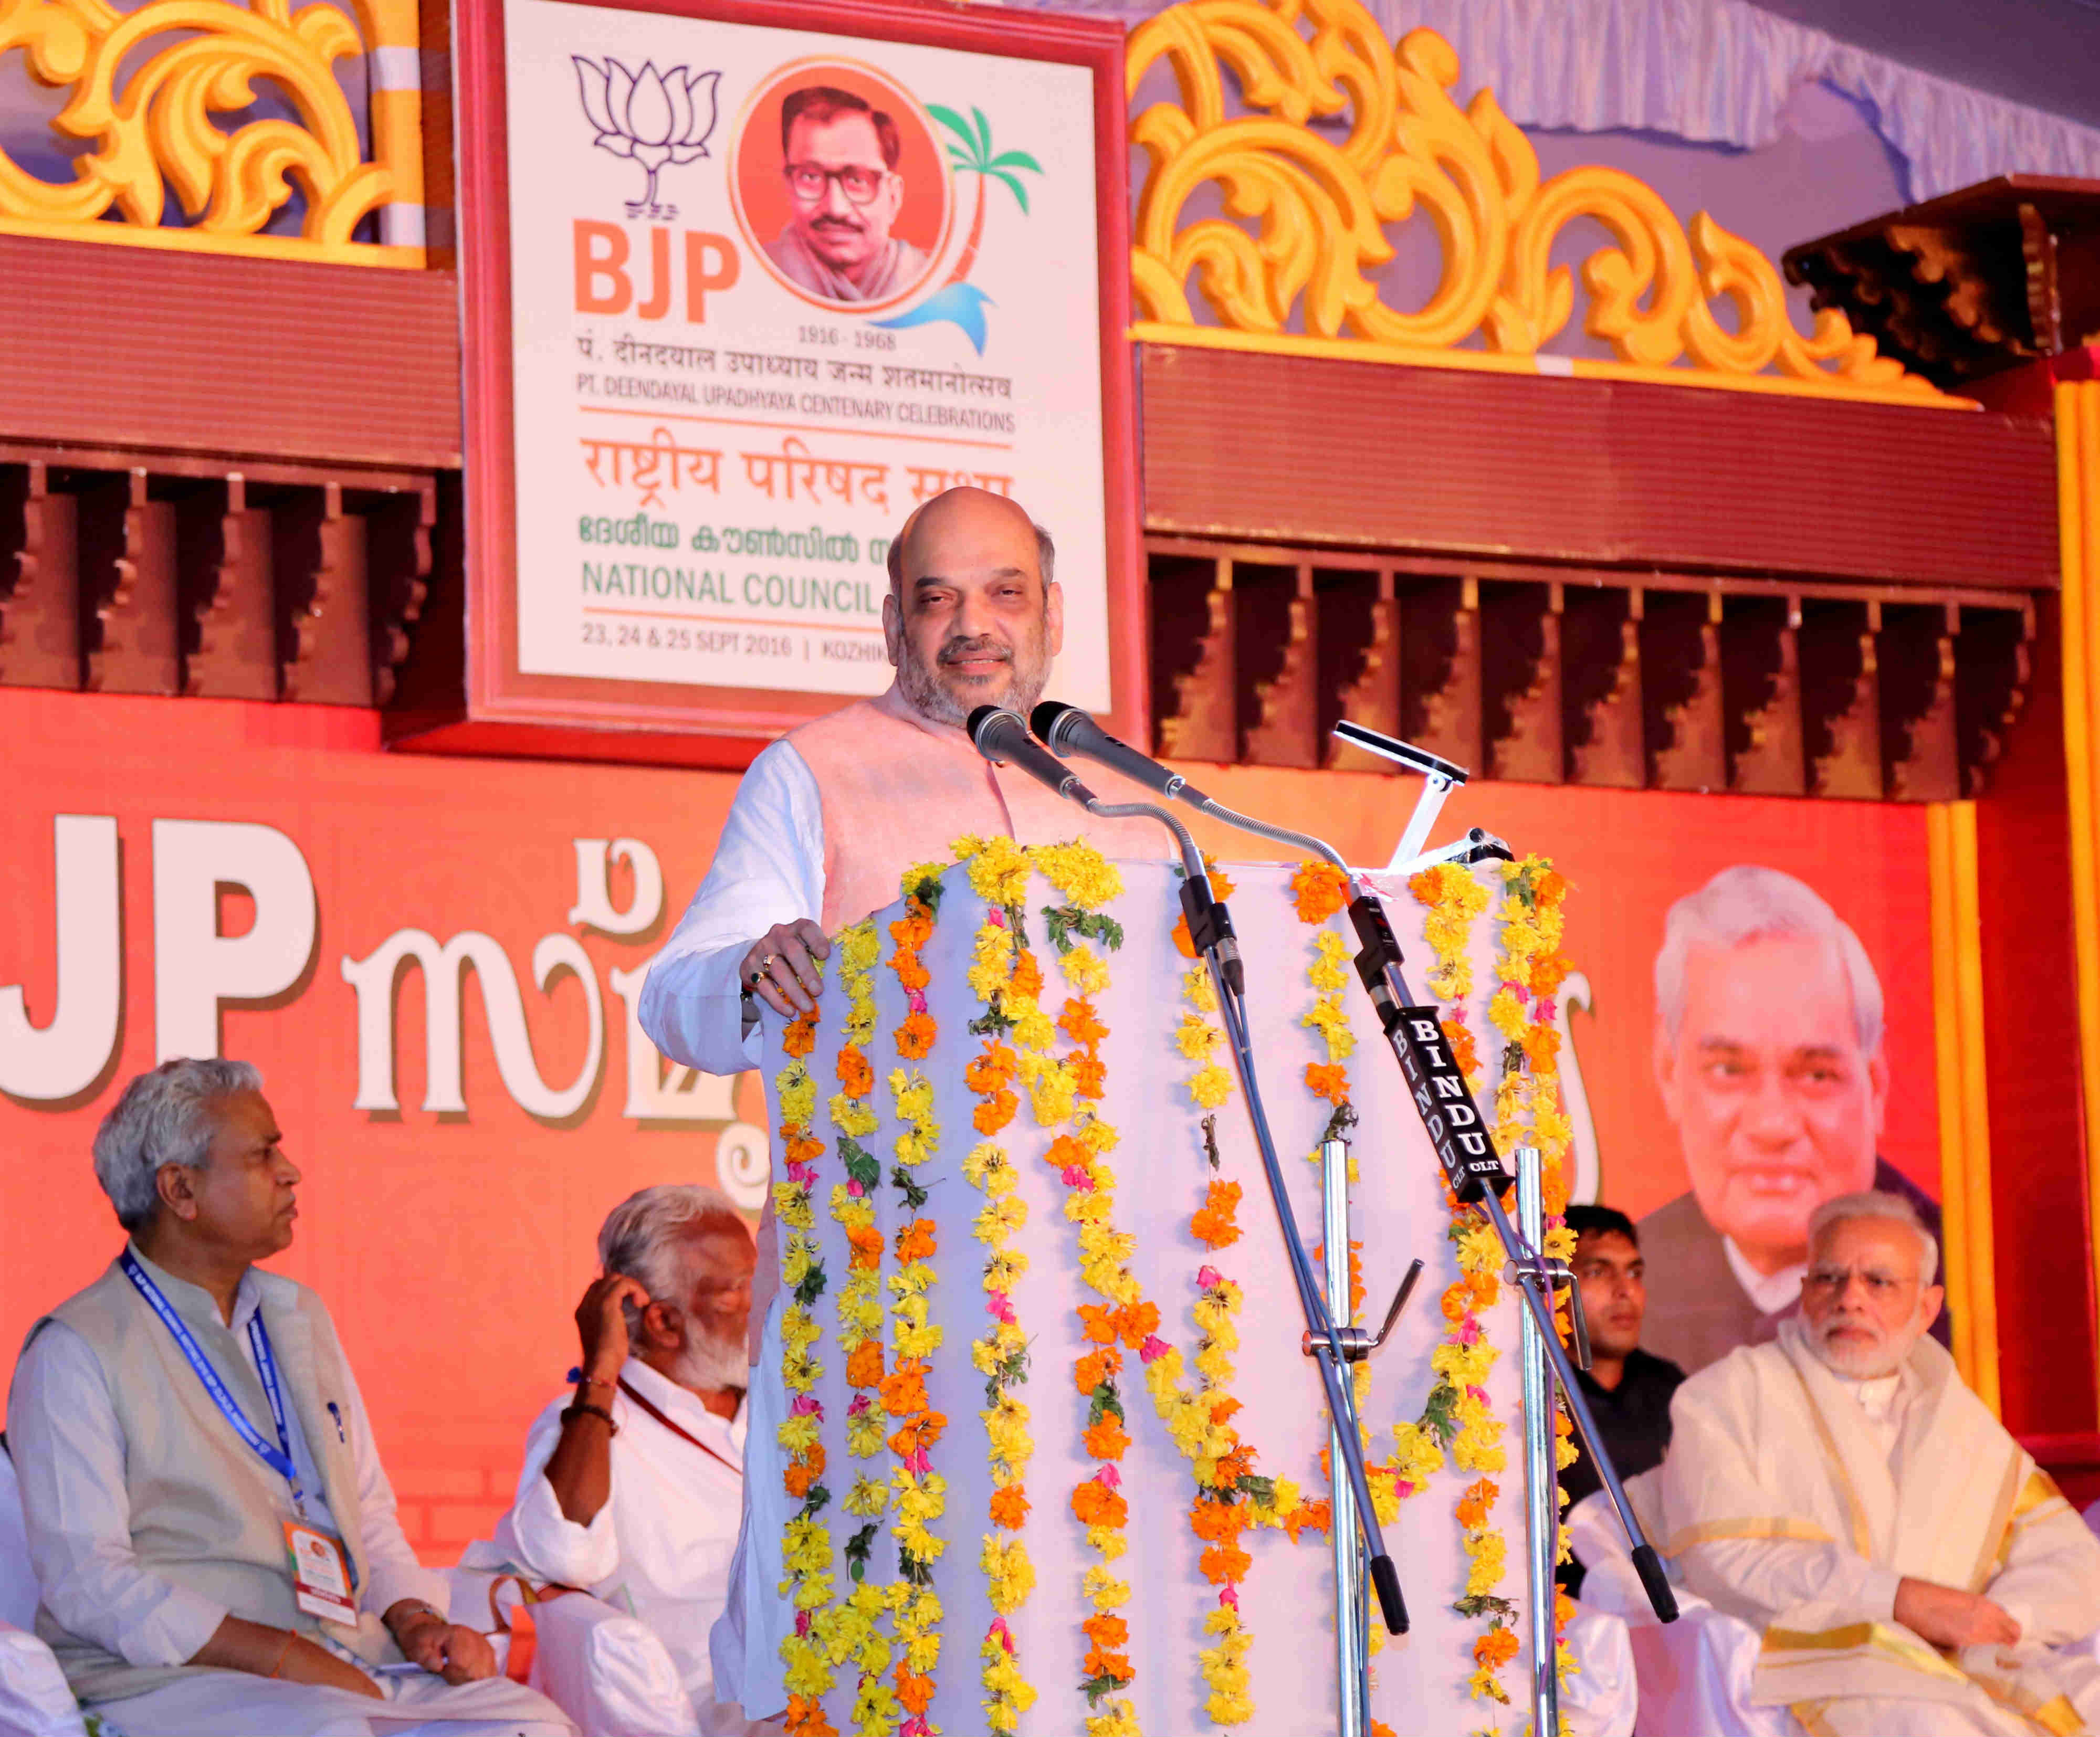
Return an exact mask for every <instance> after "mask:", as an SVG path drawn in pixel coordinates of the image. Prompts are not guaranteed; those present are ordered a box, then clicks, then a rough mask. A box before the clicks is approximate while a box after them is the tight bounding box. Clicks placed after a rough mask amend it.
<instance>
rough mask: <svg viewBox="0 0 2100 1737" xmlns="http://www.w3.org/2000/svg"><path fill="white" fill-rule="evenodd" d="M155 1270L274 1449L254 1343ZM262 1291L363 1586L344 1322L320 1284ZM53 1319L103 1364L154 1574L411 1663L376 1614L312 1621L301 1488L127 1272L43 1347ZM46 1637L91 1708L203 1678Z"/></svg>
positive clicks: (134, 1516)
mask: <svg viewBox="0 0 2100 1737" xmlns="http://www.w3.org/2000/svg"><path fill="white" fill-rule="evenodd" d="M139 1263H140V1265H142V1266H143V1267H145V1269H146V1272H147V1274H148V1276H149V1277H151V1278H152V1280H153V1281H154V1282H155V1283H156V1284H157V1285H159V1286H160V1287H161V1291H162V1293H163V1294H165V1296H166V1298H167V1299H168V1301H169V1303H170V1305H172V1306H173V1307H174V1311H175V1312H176V1313H177V1314H178V1315H179V1316H181V1317H182V1320H183V1324H184V1325H187V1326H188V1328H189V1329H190V1331H191V1333H192V1334H194V1335H195V1336H196V1342H197V1344H198V1346H199V1347H201V1349H202V1351H204V1354H205V1356H207V1357H208V1358H210V1360H211V1363H212V1365H213V1367H214V1368H215V1369H217V1370H218V1373H219V1377H220V1378H221V1379H222V1380H223V1381H224V1382H225V1383H226V1385H227V1387H228V1389H229V1390H230V1391H232V1394H233V1395H234V1398H235V1399H236V1400H237V1401H238V1402H239V1404H240V1407H241V1409H242V1410H244V1411H245V1412H246V1413H247V1414H248V1417H249V1422H252V1423H254V1424H256V1425H257V1426H258V1427H259V1428H260V1429H261V1430H262V1433H263V1436H264V1439H266V1440H267V1439H268V1437H269V1434H270V1427H271V1426H270V1402H269V1400H268V1399H267V1397H266V1396H265V1395H264V1394H263V1391H262V1383H261V1382H258V1380H257V1379H256V1378H255V1373H254V1370H253V1369H250V1368H249V1364H248V1360H247V1358H246V1357H245V1356H244V1355H243V1354H242V1351H241V1349H240V1342H239V1341H238V1340H237V1339H236V1338H235V1336H234V1334H233V1333H232V1330H231V1329H228V1328H227V1325H226V1324H225V1323H224V1322H223V1320H220V1319H219V1316H218V1306H217V1304H216V1303H214V1302H213V1301H212V1299H211V1298H210V1295H209V1294H207V1293H205V1291H203V1290H201V1289H199V1288H198V1287H197V1286H196V1285H187V1284H184V1283H183V1281H181V1280H179V1279H176V1278H174V1277H171V1276H170V1275H168V1274H167V1273H165V1272H162V1271H161V1269H160V1268H159V1267H156V1266H154V1265H153V1263H152V1262H150V1261H148V1260H147V1259H145V1257H144V1256H143V1255H140V1256H139ZM254 1277H255V1280H256V1282H257V1284H258V1285H259V1286H260V1288H261V1292H262V1303H261V1312H262V1320H263V1324H264V1325H265V1326H267V1328H268V1329H269V1334H270V1344H271V1351H273V1352H274V1354H275V1355H276V1360H277V1364H278V1377H279V1379H280V1382H282V1384H283V1387H284V1391H285V1399H286V1401H287V1403H288V1404H289V1405H291V1406H293V1407H295V1408H296V1409H297V1410H298V1417H299V1424H300V1427H301V1429H302V1431H303V1432H304V1433H305V1435H306V1439H307V1447H308V1448H309V1449H310V1450H311V1453H312V1454H313V1457H314V1459H315V1463H316V1465H317V1466H318V1467H319V1469H320V1475H321V1484H322V1494H323V1495H324V1497H325V1498H326V1500H327V1502H328V1505H329V1510H330V1511H331V1512H332V1513H333V1515H334V1517H335V1522H336V1524H337V1527H338V1528H341V1530H342V1541H343V1546H344V1548H345V1550H346V1551H347V1552H348V1554H349V1556H350V1559H351V1565H352V1566H353V1567H354V1568H355V1571H356V1573H357V1576H358V1580H359V1583H360V1585H362V1584H363V1582H364V1576H365V1574H366V1572H367V1566H366V1563H365V1558H364V1533H363V1529H362V1528H361V1526H360V1523H359V1513H358V1495H357V1475H356V1470H355V1464H354V1462H353V1461H352V1459H351V1452H350V1448H349V1446H348V1444H346V1443H345V1442H343V1441H342V1439H341V1438H340V1436H339V1435H338V1434H337V1428H336V1424H335V1421H334V1417H333V1415H332V1414H331V1413H330V1412H329V1404H330V1403H331V1402H333V1404H334V1406H335V1408H336V1412H337V1413H338V1414H340V1415H341V1416H342V1417H348V1416H349V1415H350V1410H351V1408H350V1404H349V1400H350V1383H349V1380H348V1376H347V1369H346V1364H345V1362H344V1359H343V1355H342V1346H341V1345H340V1344H339V1343H338V1342H337V1339H336V1335H335V1324H334V1323H333V1321H331V1320H329V1313H328V1311H327V1309H326V1308H325V1307H323V1306H322V1303H321V1301H320V1298H318V1297H316V1296H315V1294H313V1293H312V1292H311V1291H310V1290H307V1288H306V1287H305V1286H304V1285H298V1284H294V1283H293V1281H291V1280H289V1279H286V1278H281V1277H280V1276H277V1275H276V1274H275V1273H270V1272H262V1271H260V1270H259V1269H258V1270H257V1271H256V1272H255V1274H254ZM53 1320H58V1321H63V1322H64V1324H65V1325H67V1326H68V1327H70V1328H71V1329H73V1331H74V1332H75V1333H77V1334H79V1335H80V1336H81V1338H83V1339H85V1340H86V1342H87V1344H88V1347H89V1348H90V1350H91V1351H94V1353H95V1359H96V1360H97V1361H98V1362H99V1363H100V1364H101V1365H102V1374H103V1381H104V1386H105V1387H107V1388H108V1393H109V1399H110V1404H112V1405H113V1407H114V1408H115V1409H116V1413H117V1425H118V1427H119V1428H120V1429H121V1431H123V1436H124V1483H125V1494H126V1497H127V1498H128V1499H129V1501H130V1508H131V1545H132V1548H133V1550H135V1552H136V1553H137V1554H138V1559H139V1566H140V1567H145V1568H150V1569H152V1571H153V1572H155V1573H157V1574H159V1575H161V1576H164V1577H165V1578H166V1579H167V1580H172V1581H174V1583H175V1584H176V1585H180V1586H187V1587H189V1588H191V1589H193V1590H194V1591H196V1592H197V1593H199V1594H201V1595H202V1596H203V1597H205V1598H210V1599H211V1600H212V1601H213V1602H214V1603H218V1604H223V1605H224V1606H225V1607H227V1610H229V1611H232V1613H233V1614H234V1615H235V1616H241V1617H245V1618H246V1619H247V1620H249V1621H251V1622H260V1623H267V1624H269V1625H271V1627H273V1628H278V1629H297V1630H298V1631H299V1632H300V1633H305V1634H312V1633H315V1632H316V1631H320V1630H325V1631H326V1632H327V1633H328V1634H329V1636H330V1637H331V1638H333V1639H335V1640H337V1641H338V1642H341V1643H342V1645H344V1646H346V1647H349V1648H351V1651H354V1652H355V1653H357V1654H358V1655H359V1656H360V1657H361V1658H363V1659H364V1660H367V1661H368V1662H369V1663H373V1664H377V1663H378V1662H380V1661H381V1660H399V1658H400V1656H401V1655H400V1652H399V1650H398V1649H397V1648H396V1647H395V1646H394V1644H393V1642H392V1640H391V1639H390V1638H389V1637H388V1635H387V1633H386V1629H385V1627H384V1626H383V1625H382V1624H381V1622H380V1620H379V1619H378V1618H377V1616H373V1615H370V1614H369V1613H366V1614H364V1615H362V1616H360V1619H359V1623H358V1626H357V1627H356V1628H355V1629H352V1628H349V1627H346V1626H345V1625H340V1624H336V1623H323V1622H321V1621H320V1620H318V1619H316V1618H315V1617H312V1616H307V1614H306V1613H305V1612H303V1611H301V1610H300V1609H299V1607H298V1602H297V1600H296V1599H295V1598H294V1597H293V1583H292V1571H291V1563H290V1561H289V1558H288V1557H287V1555H286V1554H285V1536H284V1532H283V1531H282V1530H281V1528H280V1522H281V1521H282V1520H283V1519H285V1517H286V1516H288V1515H289V1514H290V1513H291V1501H290V1496H289V1492H288V1490H287V1489H286V1487H285V1480H284V1479H282V1478H280V1476H279V1475H277V1474H276V1472H274V1471H272V1470H271V1469H270V1468H269V1467H268V1466H266V1465H264V1464H263V1463H262V1461H261V1460H260V1459H258V1457H256V1455H255V1453H254V1451H253V1450H252V1449H251V1448H249V1447H248V1445H247V1444H245V1443H244V1442H243V1441H242V1440H241V1439H240V1437H239V1436H238V1435H236V1434H235V1433H234V1431H233V1426H232V1425H231V1424H230V1423H228V1422H227V1421H226V1419H225V1418H224V1417H222V1416H221V1415H220V1413H219V1410H218V1406H216V1405H215V1404H213V1403H212V1400H211V1396H210V1395H209V1394H207V1393H206V1392H205V1390H204V1384H203V1383H202V1382H200V1381H199V1380H198V1379H197V1378H196V1372H195V1371H194V1370H192V1369H191V1368H190V1366H189V1362H188V1359H186V1358H185V1357H184V1356H183V1353H182V1351H181V1348H180V1347H179V1346H177V1345H176V1343H175V1342H174V1337H173V1336H172V1335H171V1334H170V1333H169V1331H168V1329H166V1328H165V1326H163V1325H161V1322H160V1320H158V1319H157V1317H156V1316H155V1315H154V1314H153V1312H152V1309H151V1308H149V1307H148V1306H147V1303H146V1301H145V1299H144V1298H142V1297H141V1296H139V1294H138V1293H137V1292H136V1291H135V1290H133V1289H132V1287H131V1281H130V1280H129V1279H127V1278H126V1277H125V1276H124V1272H123V1269H122V1267H120V1266H119V1265H118V1264H117V1263H116V1262H112V1263H110V1266H109V1270H108V1272H105V1273H104V1274H103V1276H101V1277H100V1278H99V1279H97V1280H96V1281H95V1283H94V1284H92V1285H89V1286H88V1288H87V1289H86V1290H84V1291H82V1292H81V1293H80V1294H78V1295H77V1296H75V1297H72V1298H68V1300H67V1301H65V1302H64V1303H60V1305H59V1306H58V1307H56V1308H55V1309H54V1310H52V1311H51V1313H50V1314H49V1315H47V1316H45V1317H44V1318H43V1320H39V1321H38V1323H37V1325H35V1326H33V1327H32V1328H31V1329H29V1338H31V1339H34V1338H36V1336H37V1334H38V1333H40V1332H42V1330H43V1329H44V1327H45V1326H46V1325H47V1324H48V1323H49V1322H51V1321H53ZM37 1633H38V1637H39V1638H42V1640H43V1641H44V1642H46V1643H47V1644H48V1645H49V1646H50V1647H51V1651H53V1652H54V1653H55V1654H56V1655H58V1660H59V1663H60V1665H61V1666H63V1667H64V1670H65V1673H66V1681H67V1682H68V1685H69V1686H71V1687H72V1689H73V1693H74V1694H75V1695H77V1696H78V1697H79V1698H80V1699H81V1700H84V1701H102V1700H115V1699H117V1698H118V1697H121V1696H124V1695H142V1694H143V1693H145V1692H146V1691H148V1690H149V1689H155V1688H158V1687H160V1686H162V1685H164V1684H165V1683H169V1682H175V1681H177V1680H179V1679H180V1678H181V1677H183V1676H184V1675H185V1674H187V1673H188V1672H189V1671H191V1670H192V1669H196V1667H192V1666H186V1665H173V1666H146V1667H141V1666H136V1665H132V1664H126V1662H125V1661H124V1660H122V1659H121V1658H119V1657H117V1655H114V1654H112V1653H108V1652H105V1651H103V1649H102V1648H101V1647H98V1646H97V1645H95V1643H94V1642H91V1641H86V1640H82V1639H81V1638H78V1637H77V1636H75V1635H72V1634H69V1633H67V1632H66V1631H65V1630H64V1629H61V1628H60V1626H59V1625H58V1624H57V1623H56V1622H55V1620H53V1619H52V1617H51V1613H50V1612H49V1611H46V1610H41V1609H40V1610H39V1611H38V1612H37Z"/></svg>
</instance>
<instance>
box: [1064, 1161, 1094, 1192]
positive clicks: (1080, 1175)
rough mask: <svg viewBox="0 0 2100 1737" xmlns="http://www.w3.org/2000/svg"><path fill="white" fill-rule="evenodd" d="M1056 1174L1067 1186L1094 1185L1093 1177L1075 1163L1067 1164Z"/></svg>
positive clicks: (1087, 1186) (1082, 1186)
mask: <svg viewBox="0 0 2100 1737" xmlns="http://www.w3.org/2000/svg"><path fill="white" fill-rule="evenodd" d="M1057 1174H1058V1175H1059V1177H1060V1178H1061V1179H1062V1180H1063V1182H1064V1184H1065V1187H1066V1188H1080V1189H1086V1188H1092V1187H1093V1185H1094V1179H1093V1178H1092V1176H1090V1175H1087V1172H1086V1171H1085V1170H1083V1169H1081V1168H1080V1167H1079V1166H1078V1165H1076V1164H1067V1165H1066V1166H1065V1167H1064V1169H1063V1170H1060V1171H1059V1172H1058V1173H1057Z"/></svg>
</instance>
